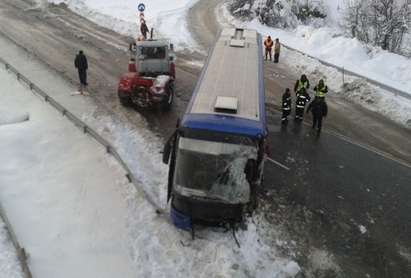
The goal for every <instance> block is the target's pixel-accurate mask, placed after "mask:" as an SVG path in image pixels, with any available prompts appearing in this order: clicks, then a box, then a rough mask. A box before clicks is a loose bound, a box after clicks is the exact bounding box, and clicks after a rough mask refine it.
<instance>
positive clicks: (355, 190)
mask: <svg viewBox="0 0 411 278" xmlns="http://www.w3.org/2000/svg"><path fill="white" fill-rule="evenodd" d="M306 117H308V118H310V115H306ZM269 122H270V127H271V128H270V136H269V139H270V144H271V153H272V154H271V157H272V158H273V159H274V160H276V161H279V162H281V163H283V164H285V165H286V166H287V167H289V168H290V171H285V170H284V169H282V168H279V167H277V166H275V165H274V164H273V163H271V162H268V163H267V164H266V169H265V183H264V188H263V190H262V192H261V195H262V198H263V199H265V200H266V201H268V202H270V203H272V204H273V205H272V206H271V207H270V211H268V212H267V213H268V214H273V213H276V210H278V209H279V207H278V205H279V204H281V203H283V205H285V206H287V207H289V209H290V210H294V212H295V211H298V210H299V211H301V212H302V213H301V214H300V216H299V217H294V218H293V217H290V218H289V219H283V221H285V222H286V225H287V226H288V227H289V229H290V232H291V233H292V234H294V235H298V236H297V241H300V243H301V244H302V245H304V244H311V245H313V246H317V247H318V248H325V249H327V250H330V251H331V252H332V253H333V254H334V255H335V256H336V259H337V261H338V263H339V265H340V266H341V268H342V269H343V272H342V273H343V274H342V277H368V276H367V274H368V275H370V276H369V277H404V278H405V277H411V261H410V257H409V252H410V250H411V168H409V166H407V165H403V164H401V163H398V162H396V161H393V160H391V159H388V158H386V157H384V156H382V155H380V154H377V153H375V152H373V151H371V150H368V149H366V148H364V147H362V146H359V145H356V144H355V143H351V142H349V141H347V140H346V139H342V138H340V137H338V136H336V135H333V134H330V133H328V132H327V130H326V125H327V120H326V119H325V123H324V124H325V130H323V131H322V132H321V133H320V134H318V133H317V131H316V130H314V129H312V128H311V127H310V125H309V124H303V123H300V122H295V121H294V120H293V119H292V118H290V121H289V124H288V125H287V126H281V125H279V122H280V116H279V114H278V113H275V112H274V113H272V114H271V116H270V119H269ZM275 203H277V204H275ZM307 212H308V216H307ZM289 215H294V214H293V213H290V214H289ZM301 215H302V216H301ZM287 217H288V216H287ZM288 220H289V221H290V222H293V221H294V223H287V222H288ZM303 257H304V255H303V256H302V258H301V260H302V261H303V262H302V264H303V265H304V258H303ZM330 277H333V276H332V275H331V276H330Z"/></svg>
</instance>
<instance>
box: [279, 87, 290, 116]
mask: <svg viewBox="0 0 411 278" xmlns="http://www.w3.org/2000/svg"><path fill="white" fill-rule="evenodd" d="M282 107H283V116H282V118H281V123H282V124H287V122H288V119H287V117H288V116H289V115H290V114H291V94H290V89H289V88H287V89H285V93H284V94H283V105H282Z"/></svg>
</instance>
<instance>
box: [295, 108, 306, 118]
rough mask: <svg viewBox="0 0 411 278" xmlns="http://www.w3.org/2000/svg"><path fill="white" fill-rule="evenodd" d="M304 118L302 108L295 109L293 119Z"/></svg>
mask: <svg viewBox="0 0 411 278" xmlns="http://www.w3.org/2000/svg"><path fill="white" fill-rule="evenodd" d="M303 117H304V108H299V107H297V108H295V119H298V120H302V119H303Z"/></svg>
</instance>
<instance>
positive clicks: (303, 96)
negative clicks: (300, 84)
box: [295, 88, 311, 121]
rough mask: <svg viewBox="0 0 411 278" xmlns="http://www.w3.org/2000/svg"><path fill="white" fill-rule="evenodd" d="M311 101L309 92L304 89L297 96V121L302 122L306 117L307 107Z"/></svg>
mask: <svg viewBox="0 0 411 278" xmlns="http://www.w3.org/2000/svg"><path fill="white" fill-rule="evenodd" d="M310 100H311V98H310V96H309V95H308V94H307V91H306V90H305V89H304V88H303V89H301V91H300V93H299V94H298V95H297V100H296V103H295V120H299V121H302V120H303V117H304V110H305V105H306V104H307V103H308V102H309V101H310Z"/></svg>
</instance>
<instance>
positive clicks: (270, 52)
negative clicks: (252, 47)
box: [265, 48, 272, 61]
mask: <svg viewBox="0 0 411 278" xmlns="http://www.w3.org/2000/svg"><path fill="white" fill-rule="evenodd" d="M268 56H270V61H271V59H272V49H271V48H266V49H265V59H266V60H267V57H268Z"/></svg>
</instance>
